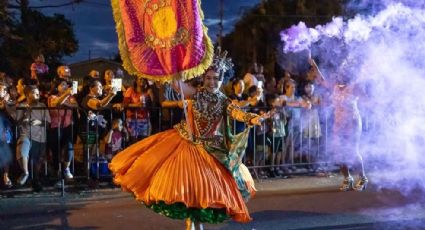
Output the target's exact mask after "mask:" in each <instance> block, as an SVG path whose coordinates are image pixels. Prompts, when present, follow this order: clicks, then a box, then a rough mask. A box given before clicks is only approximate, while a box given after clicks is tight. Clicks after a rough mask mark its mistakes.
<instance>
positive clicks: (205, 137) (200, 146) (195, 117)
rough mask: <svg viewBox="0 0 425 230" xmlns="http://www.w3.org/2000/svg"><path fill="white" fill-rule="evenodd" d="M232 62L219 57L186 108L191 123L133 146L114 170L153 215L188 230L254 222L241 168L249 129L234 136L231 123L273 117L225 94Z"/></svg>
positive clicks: (249, 187) (250, 188)
mask: <svg viewBox="0 0 425 230" xmlns="http://www.w3.org/2000/svg"><path fill="white" fill-rule="evenodd" d="M230 62H231V60H230V59H229V58H225V55H224V56H216V57H215V58H214V62H213V64H212V65H211V66H210V67H209V68H208V69H207V71H206V72H205V73H204V75H203V87H202V88H201V89H200V90H198V91H196V92H195V93H194V94H193V95H191V99H190V100H185V102H184V103H183V102H181V103H180V106H181V107H182V106H183V104H186V106H187V119H186V121H182V122H181V123H180V124H177V125H175V126H174V129H171V130H167V131H164V132H160V133H158V134H156V135H153V136H150V137H148V138H146V139H144V140H142V141H139V142H137V143H135V144H133V145H131V146H130V147H128V148H126V149H124V150H123V151H122V152H120V153H118V155H116V156H115V157H114V158H113V159H112V162H111V163H110V165H109V167H110V169H111V171H112V172H113V174H114V182H115V183H117V184H119V185H121V187H122V188H123V189H124V190H126V191H130V192H132V193H133V194H134V195H135V198H136V199H137V200H139V201H142V202H143V204H145V205H146V206H147V207H149V208H151V209H152V210H153V211H155V212H157V213H160V214H162V215H165V216H167V217H170V218H175V219H185V220H186V228H187V229H194V228H195V226H196V228H200V229H202V228H203V227H202V224H201V223H220V222H222V221H224V220H226V219H228V218H232V219H233V220H235V221H238V222H243V223H245V222H248V221H250V220H251V217H250V215H249V213H248V209H247V207H246V205H245V201H247V200H248V199H249V198H250V197H252V196H253V195H254V194H255V191H256V190H255V187H254V182H253V179H252V177H251V175H250V173H249V171H248V169H247V168H246V166H245V165H243V164H242V163H241V158H242V157H243V154H244V150H245V147H246V142H247V139H248V132H249V129H247V130H245V131H244V132H242V133H240V134H238V135H236V136H232V135H231V131H230V126H229V119H230V118H233V119H236V120H238V121H243V122H245V123H247V124H248V126H252V125H261V122H262V121H263V120H264V119H266V118H268V117H270V114H265V115H263V116H259V115H256V114H252V113H245V112H243V111H241V110H240V109H239V108H238V107H237V106H236V105H235V104H232V102H231V100H230V99H228V98H227V97H226V96H225V95H224V94H223V93H222V92H221V91H220V87H221V85H222V82H223V73H224V72H225V71H226V70H227V69H228V68H229V67H230V66H231V65H230ZM187 121H188V122H187Z"/></svg>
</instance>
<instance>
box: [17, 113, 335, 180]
mask: <svg viewBox="0 0 425 230" xmlns="http://www.w3.org/2000/svg"><path fill="white" fill-rule="evenodd" d="M19 109H23V108H19ZM31 109H32V110H37V109H46V108H31ZM47 109H48V110H60V109H58V108H47ZM131 109H133V110H135V113H136V117H137V113H138V111H140V109H146V108H139V109H135V108H131ZM264 109H267V108H264ZM148 110H149V113H150V117H149V124H150V129H151V130H152V132H151V133H150V135H152V134H154V133H156V132H159V131H163V130H166V129H169V128H171V127H172V125H173V124H174V123H177V122H178V121H177V120H173V119H174V117H175V114H173V110H167V109H165V108H160V107H149V108H148ZM297 110H299V111H297ZM72 111H73V113H72V114H73V119H72V123H71V126H72V138H73V140H72V143H73V144H74V157H73V160H72V163H71V171H72V174H74V176H75V178H76V179H78V178H82V179H88V180H90V179H95V180H98V179H101V178H102V177H110V175H108V174H107V173H105V172H104V171H102V170H103V169H105V168H102V167H107V166H106V165H103V164H107V162H105V161H104V160H102V159H101V158H100V157H101V156H102V155H103V154H104V153H103V154H102V152H101V149H102V147H101V146H100V144H102V143H103V142H102V141H101V138H102V136H101V135H102V133H101V129H103V128H101V127H100V126H99V122H96V125H95V128H94V130H95V132H94V134H95V135H94V142H90V138H93V136H90V134H91V132H90V127H89V122H88V121H87V119H88V115H87V112H86V111H85V110H83V109H81V108H77V109H73V110H72ZM164 111H168V112H169V114H170V116H169V118H170V119H167V122H165V120H164V117H163V112H164ZM295 111H296V113H299V114H300V118H299V119H295V118H293V119H292V120H291V121H290V122H287V123H286V124H285V126H284V129H285V133H286V134H285V136H279V137H277V138H276V137H275V136H274V133H275V132H273V128H274V127H270V125H269V124H268V123H266V124H264V125H263V126H262V127H254V128H252V129H251V131H250V138H249V141H248V148H247V150H246V154H245V157H244V158H243V161H244V163H245V164H246V165H247V166H248V168H249V169H250V170H251V172H252V173H253V174H254V176H255V177H256V178H257V179H261V178H264V177H265V176H270V174H268V172H267V171H279V172H280V171H282V172H283V174H282V175H271V176H277V177H280V176H284V175H290V174H293V173H297V172H298V171H299V170H298V169H304V172H305V171H306V170H307V171H308V170H310V171H315V170H318V169H319V168H320V167H321V166H324V165H327V164H329V161H328V141H329V140H328V139H329V135H328V134H329V130H330V125H329V124H331V123H330V122H329V121H330V116H329V113H326V111H317V112H318V114H319V117H318V119H319V122H320V123H319V125H320V131H319V132H318V133H314V132H311V130H309V128H310V127H312V124H310V123H309V122H311V121H312V119H308V120H307V122H306V121H305V119H303V116H305V115H306V113H307V111H304V110H303V109H295ZM75 115H79V119H77V117H75ZM99 115H103V116H104V118H106V120H107V128H106V129H107V130H108V129H109V128H110V126H111V123H112V120H113V119H114V118H121V119H122V120H123V123H124V124H125V122H126V110H123V111H115V110H112V109H108V110H102V111H99V112H97V114H96V117H99ZM83 119H86V121H87V122H85V123H84V124H85V125H86V127H85V130H84V129H82V126H81V124H82V123H83V122H82V121H83ZM45 121H46V118H45ZM44 125H45V128H46V132H48V131H49V128H48V127H47V122H44ZM78 126H79V127H78ZM306 127H308V129H306ZM237 129H241V128H240V126H239V128H238V124H237V122H236V121H233V133H234V134H236V133H237V131H240V130H237ZM58 130H59V129H58ZM82 131H83V132H82ZM84 131H85V132H84ZM76 132H77V133H76ZM14 134H15V135H14V136H15V138H14V140H15V141H14V143H15V144H16V141H17V140H18V138H19V131H18V126H16V127H15V133H14ZM257 134H258V135H257ZM313 134H315V135H314V136H312V135H313ZM57 135H58V136H60V135H61V133H60V132H58V133H57ZM84 135H86V137H84ZM30 138H31V137H30ZM76 138H78V141H77V140H76ZM57 139H58V140H59V138H57ZM59 146H60V145H59ZM124 147H125V146H124ZM81 148H82V149H81ZM48 149H49V148H47V151H48ZM51 154H57V153H51ZM81 154H82V156H81ZM278 154H280V156H279V155H278ZM45 156H48V154H47V153H46V154H45ZM278 157H280V159H279V160H277V158H278ZM60 159H61V158H59V162H61V160H60ZM33 168H34V165H33V163H32V161H31V173H30V177H31V178H34V172H33V170H32V169H33ZM51 168H54V167H52V165H51V164H49V161H48V159H46V160H45V161H44V176H45V177H48V178H56V180H57V179H60V178H57V175H56V172H51ZM93 168H94V169H93ZM59 170H61V167H60V166H59ZM106 170H107V169H106ZM49 172H50V173H49ZM93 172H94V173H93ZM20 173H21V172H20V171H19V170H18V172H15V174H14V175H15V178H17V176H19V174H20ZM264 173H265V174H268V175H262V174H264ZM62 185H63V184H62ZM63 187H64V186H62V188H63Z"/></svg>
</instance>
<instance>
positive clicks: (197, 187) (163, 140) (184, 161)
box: [109, 129, 255, 222]
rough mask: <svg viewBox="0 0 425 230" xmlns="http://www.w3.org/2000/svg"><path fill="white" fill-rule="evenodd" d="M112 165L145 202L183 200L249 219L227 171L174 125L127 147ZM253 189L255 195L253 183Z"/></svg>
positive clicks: (120, 179) (240, 219)
mask: <svg viewBox="0 0 425 230" xmlns="http://www.w3.org/2000/svg"><path fill="white" fill-rule="evenodd" d="M109 168H110V169H111V171H112V173H113V174H114V182H115V183H117V184H119V185H121V187H122V188H123V189H124V190H126V191H130V192H132V193H133V194H134V195H135V197H136V199H137V200H139V201H142V202H143V203H144V204H145V205H147V206H149V205H152V204H156V203H160V202H163V203H165V204H166V205H171V204H175V203H183V204H184V205H185V206H186V207H187V208H195V209H206V208H213V209H225V211H226V214H227V215H228V216H230V217H231V218H232V219H233V220H235V221H238V222H248V221H250V220H251V217H250V216H249V213H248V209H247V207H246V205H245V202H244V200H243V198H242V195H241V194H240V192H239V190H238V186H237V184H236V182H235V179H234V178H233V177H232V175H231V173H230V172H229V170H228V169H226V167H225V166H224V165H223V164H221V163H220V162H219V161H218V160H217V159H216V158H215V157H214V156H212V155H210V154H209V153H208V152H207V151H206V150H205V149H204V148H203V146H202V145H195V144H193V143H192V142H190V141H188V140H186V139H184V138H182V137H181V136H180V134H179V133H178V131H177V130H175V129H171V130H167V131H164V132H161V133H158V134H156V135H153V136H150V137H148V138H146V139H144V140H142V141H139V142H137V143H135V144H133V145H131V146H129V147H128V148H126V149H124V150H123V151H122V152H120V153H119V154H117V155H116V156H115V157H114V158H113V159H112V162H111V163H110V164H109ZM245 169H246V168H245ZM245 171H247V170H245ZM249 192H250V193H251V194H252V195H254V193H255V190H254V188H253V186H252V190H250V191H249Z"/></svg>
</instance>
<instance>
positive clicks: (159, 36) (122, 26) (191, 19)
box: [112, 0, 214, 82]
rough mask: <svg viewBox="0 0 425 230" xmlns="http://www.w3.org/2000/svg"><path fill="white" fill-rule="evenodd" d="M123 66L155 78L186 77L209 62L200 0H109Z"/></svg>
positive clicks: (209, 47)
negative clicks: (110, 0)
mask: <svg viewBox="0 0 425 230" xmlns="http://www.w3.org/2000/svg"><path fill="white" fill-rule="evenodd" d="M112 9H113V13H114V18H115V22H116V29H117V33H118V42H119V49H120V54H121V58H122V60H123V65H124V68H125V69H126V70H127V72H129V73H130V74H134V75H138V76H142V77H145V78H148V79H151V80H155V81H161V82H166V81H171V80H173V79H182V80H187V79H190V78H192V77H195V76H199V75H201V74H202V73H203V72H204V71H205V70H206V69H207V68H208V67H209V66H210V64H211V62H212V59H213V54H214V48H213V45H212V42H211V39H210V38H209V37H208V35H207V28H206V27H205V26H204V25H203V23H202V19H203V13H202V10H201V8H200V3H199V0H112Z"/></svg>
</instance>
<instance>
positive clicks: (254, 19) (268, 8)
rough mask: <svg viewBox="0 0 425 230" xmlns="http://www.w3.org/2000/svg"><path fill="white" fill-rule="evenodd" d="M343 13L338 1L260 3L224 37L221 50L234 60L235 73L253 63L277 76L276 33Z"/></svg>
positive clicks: (271, 1) (277, 45)
mask: <svg viewBox="0 0 425 230" xmlns="http://www.w3.org/2000/svg"><path fill="white" fill-rule="evenodd" d="M342 12H343V4H342V1H341V0H327V1H322V0H288V1H282V0H263V1H262V2H261V3H260V4H258V5H257V6H256V7H254V8H253V9H251V10H249V11H247V12H246V13H245V14H244V15H243V16H242V18H241V20H240V21H239V22H237V23H236V25H235V29H234V30H233V31H232V32H231V33H230V34H228V35H227V36H225V37H224V39H223V47H224V48H225V49H227V50H229V52H230V54H231V55H232V57H233V60H235V61H236V63H235V67H236V72H237V73H238V75H239V76H241V75H243V74H244V73H245V72H246V71H247V70H248V68H249V66H250V65H251V64H252V63H253V62H258V63H261V64H264V65H265V70H266V72H267V73H268V74H274V75H279V74H280V73H278V71H275V66H276V65H277V64H276V62H277V48H278V47H279V45H280V44H281V41H280V35H279V32H280V31H281V30H283V29H285V28H288V27H289V26H291V25H293V24H296V23H298V22H299V21H304V22H305V23H306V24H307V26H315V25H318V24H324V23H326V22H328V21H330V20H331V19H332V16H337V15H340V14H341V13H342Z"/></svg>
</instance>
